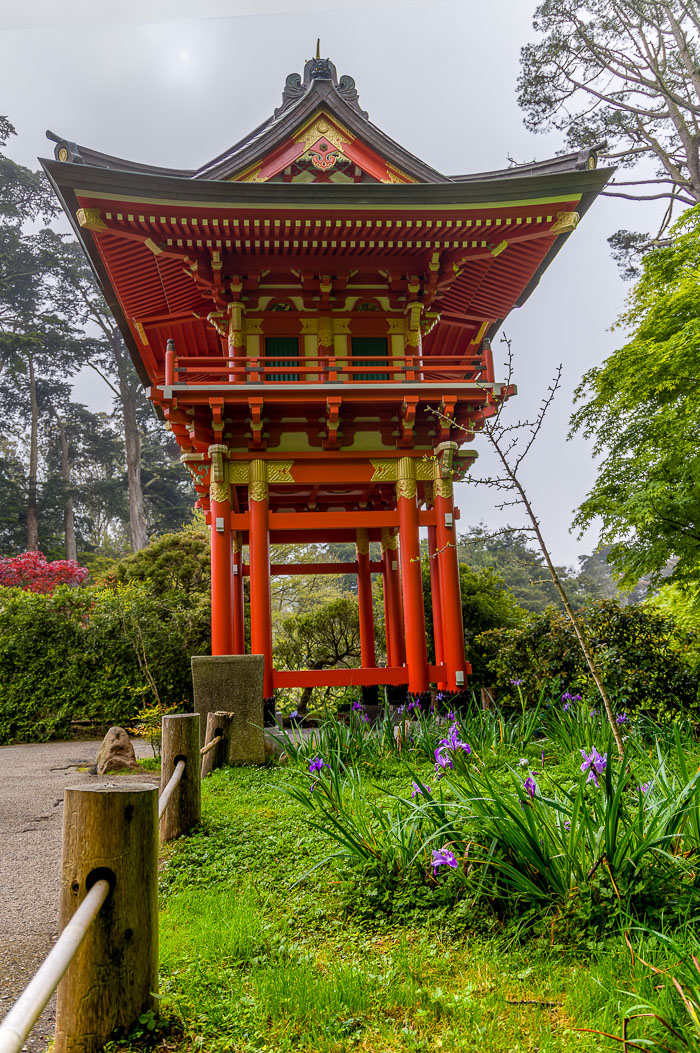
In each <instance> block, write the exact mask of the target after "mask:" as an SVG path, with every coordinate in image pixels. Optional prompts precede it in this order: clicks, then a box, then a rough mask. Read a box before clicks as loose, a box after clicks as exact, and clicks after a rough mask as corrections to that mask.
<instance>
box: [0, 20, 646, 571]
mask: <svg viewBox="0 0 700 1053" xmlns="http://www.w3.org/2000/svg"><path fill="white" fill-rule="evenodd" d="M535 3H536V0H491V2H490V3H488V4H486V5H485V4H483V3H482V2H481V0H402V2H392V0H352V2H350V0H344V2H342V3H341V2H339V0H324V2H323V3H313V2H309V3H299V2H298V0H297V2H295V0H276V2H273V0H269V2H268V0H257V2H255V0H227V2H224V0H199V3H198V5H197V15H196V17H192V9H193V4H192V3H191V0H189V2H187V3H185V2H184V0H167V2H166V0H141V2H137V0H120V2H118V3H114V2H112V0H58V2H51V3H50V2H48V0H29V2H23V3H21V4H20V3H17V2H15V0H0V54H1V55H2V62H1V63H0V113H3V114H7V116H8V117H9V119H10V120H11V121H12V123H13V124H14V125H15V127H16V129H17V133H18V135H17V137H16V138H14V139H12V140H11V142H10V143H9V146H8V153H9V154H10V156H11V157H12V158H13V159H14V160H16V161H18V162H20V163H22V164H25V165H28V166H31V167H33V168H36V167H37V157H38V156H43V157H47V156H53V144H52V143H49V142H48V141H47V140H46V138H45V130H46V129H47V128H50V129H51V130H52V131H54V132H57V133H59V134H60V135H61V136H64V137H65V138H67V139H69V140H73V141H75V142H77V143H79V144H82V145H86V146H90V147H92V148H94V149H97V150H102V151H105V152H107V153H111V154H116V155H118V156H121V157H125V158H130V159H134V160H138V161H142V162H144V163H146V164H155V165H164V166H172V167H178V168H183V167H184V168H189V167H192V168H194V167H196V166H198V165H200V164H201V163H203V162H204V161H206V160H209V159H210V158H212V157H214V156H215V155H217V154H219V153H221V152H222V151H223V150H225V149H226V148H227V147H228V146H230V145H231V144H232V143H233V142H235V141H236V140H238V139H239V138H240V137H242V136H243V135H245V134H246V133H247V132H249V131H250V130H251V129H252V128H254V127H255V126H256V125H257V124H259V123H260V122H261V121H262V120H264V119H266V118H267V117H268V116H270V114H271V113H272V111H273V110H274V109H275V107H277V106H279V105H280V102H281V95H282V88H283V86H284V81H285V77H286V76H287V74H288V73H291V72H294V71H297V72H299V73H301V72H302V70H303V65H304V61H305V60H306V59H308V58H310V57H311V56H312V55H313V54H314V53H315V48H316V38H317V37H320V38H321V54H322V56H323V57H329V58H330V59H331V60H332V61H333V62H334V63H335V65H336V67H337V69H338V75H339V76H342V74H344V73H347V74H350V75H351V76H353V77H354V78H355V80H356V83H357V88H358V90H359V93H360V105H361V106H362V107H363V109H365V110H367V111H368V112H369V116H370V119H371V120H372V122H373V123H374V124H377V125H378V126H379V127H380V128H381V129H382V130H383V131H385V132H386V133H387V134H388V135H390V136H391V137H392V138H394V139H396V140H397V141H398V142H400V143H401V144H402V145H403V146H405V147H406V148H407V149H408V150H410V151H411V152H412V153H414V154H416V155H417V156H418V157H420V158H422V159H423V160H425V161H426V162H428V163H429V164H431V165H432V166H434V167H435V168H437V169H438V170H439V171H441V172H444V173H445V174H447V175H454V174H463V173H468V172H478V171H483V170H488V169H492V168H504V167H507V165H508V161H509V158H513V159H514V160H516V161H518V162H524V161H529V160H533V159H535V158H538V159H541V158H546V157H551V156H553V155H554V154H556V153H557V152H558V151H560V150H561V149H562V147H563V140H562V137H560V136H558V135H533V134H531V133H529V132H527V131H526V130H525V128H524V127H523V123H522V114H521V111H520V109H519V107H518V104H517V91H516V80H517V76H518V72H519V50H520V48H521V46H523V45H524V44H525V43H527V42H528V41H529V40H531V39H532V38H533V35H534V34H533V30H532V28H531V18H532V14H533V12H534V8H535ZM658 213H659V210H658V209H657V208H655V207H654V206H653V205H646V204H638V203H634V202H621V201H619V200H614V199H609V198H607V199H606V198H599V199H598V201H597V202H596V204H594V206H593V207H592V208H591V210H590V211H589V212H588V213H587V215H586V216H585V218H584V220H583V221H582V223H581V225H580V226H579V228H578V229H577V230H576V232H575V233H574V234H573V235H572V236H571V237H570V238H569V240H568V242H567V244H566V245H565V247H564V248H563V250H562V251H561V252H560V253H559V255H558V256H557V257H556V259H555V261H554V263H553V265H552V267H551V268H550V269H549V270H548V271H547V272H546V274H545V275H544V277H543V279H542V281H541V283H540V285H539V288H538V289H536V290H535V292H534V293H533V295H532V296H531V298H530V299H529V300H528V301H527V303H526V304H525V305H524V307H523V308H521V309H519V310H515V311H514V312H513V313H512V315H511V316H510V318H509V319H508V320H507V322H506V324H505V327H504V329H505V332H506V333H507V334H508V336H509V337H511V338H512V340H513V348H514V353H515V364H516V376H515V380H516V383H517V385H518V392H519V394H518V396H517V398H515V399H513V400H511V402H510V408H509V411H508V415H509V417H510V416H512V417H516V416H517V417H523V416H528V415H532V414H533V413H534V411H535V410H536V408H537V405H538V404H539V401H540V399H541V397H542V395H543V393H544V391H545V389H546V387H547V384H548V383H549V381H550V379H551V377H552V374H553V372H554V370H555V368H556V365H557V364H558V363H559V362H560V361H561V362H563V364H564V376H563V387H562V391H561V392H560V394H559V396H558V398H557V401H556V403H555V405H554V407H553V408H552V410H551V411H550V414H549V416H548V419H547V423H546V425H545V427H544V429H543V431H542V433H541V434H540V437H539V439H538V442H537V444H536V446H535V447H534V448H533V451H532V452H531V454H530V455H529V457H528V459H527V461H526V462H525V467H524V471H523V478H524V479H525V481H526V483H527V484H528V485H529V489H530V494H531V497H532V499H533V501H534V505H535V509H536V511H537V513H538V514H539V516H540V518H541V520H542V524H543V528H544V534H545V537H546V539H548V541H549V542H550V545H551V548H552V551H553V554H554V556H555V559H556V560H557V561H558V562H560V563H568V564H575V563H576V557H577V555H578V554H580V553H583V552H588V551H591V550H592V549H593V548H594V547H595V545H596V543H597V540H598V539H597V535H596V533H595V532H594V531H589V532H588V533H587V534H586V535H584V537H583V538H582V539H580V540H579V539H578V538H577V537H576V536H575V535H574V534H571V533H570V532H569V524H570V522H571V517H572V511H573V509H574V508H575V507H576V506H577V505H578V503H579V502H580V501H581V500H582V499H583V497H584V496H585V494H586V492H587V490H588V488H589V487H590V485H591V484H592V481H593V478H594V464H593V461H592V458H591V452H590V446H589V444H587V443H586V442H585V441H584V440H583V439H581V438H580V437H576V438H575V439H574V440H572V441H567V431H568V423H569V417H570V414H571V408H572V397H573V391H574V388H575V387H576V385H577V384H578V383H579V381H580V379H581V376H582V374H583V373H584V371H585V370H586V369H588V368H589V367H590V366H592V365H594V364H596V363H599V362H601V361H602V360H603V359H604V358H605V357H606V356H607V355H608V354H609V353H610V352H611V351H612V350H613V349H614V348H615V347H616V346H618V345H619V344H621V343H622V342H623V338H624V334H623V333H622V332H621V331H617V332H615V333H611V332H610V326H611V325H612V324H613V323H614V321H615V319H616V317H617V316H618V314H619V313H620V311H621V309H622V307H623V305H624V299H625V296H626V294H627V291H628V286H626V284H625V283H623V282H622V281H621V280H620V278H619V277H618V273H617V268H616V265H615V264H614V262H613V261H612V259H611V257H610V253H609V249H608V245H607V241H606V239H607V237H608V236H609V235H610V234H612V233H613V232H614V231H615V230H617V229H619V228H620V227H628V228H630V229H638V230H644V229H649V228H652V227H653V226H654V224H655V222H656V219H657V216H658ZM66 229H67V228H66ZM493 346H494V359H495V362H496V363H497V367H498V366H500V363H501V362H502V361H503V357H504V356H503V349H502V348H501V346H500V345H499V344H498V341H497V340H495V341H494V345H493ZM500 375H502V370H501V374H500ZM75 395H76V397H77V398H78V399H80V400H81V401H83V402H85V403H86V404H87V405H88V406H89V407H90V408H91V409H93V410H108V409H110V406H111V396H110V392H109V390H108V389H107V387H106V386H105V385H104V384H103V383H102V381H100V379H99V378H98V377H97V376H95V374H94V373H92V372H91V371H90V370H84V371H83V372H82V373H81V374H80V375H79V376H78V378H77V382H76V384H75ZM473 445H475V446H476V447H477V448H478V450H479V454H480V456H479V461H477V464H476V465H475V467H474V472H475V473H476V474H487V473H488V472H489V471H490V470H492V469H493V468H494V465H493V462H492V459H491V457H490V456H489V453H488V450H487V448H486V440H484V439H479V438H477V440H476V442H475V443H474V444H473ZM456 498H457V503H458V505H459V506H460V508H461V514H462V519H461V526H462V527H464V526H466V525H468V524H477V523H479V522H484V523H485V524H486V525H487V526H488V527H491V528H498V527H499V526H502V525H504V524H505V523H506V522H507V521H510V522H512V523H518V522H522V520H521V519H518V518H517V512H516V511H515V510H513V509H509V510H508V512H507V514H506V513H504V512H500V511H498V509H497V508H496V505H497V504H498V497H497V495H495V494H492V493H491V492H490V491H487V490H486V489H484V488H481V487H474V486H470V485H469V484H468V483H464V484H461V485H460V486H458V487H457V489H456Z"/></svg>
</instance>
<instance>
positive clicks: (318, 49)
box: [316, 37, 321, 59]
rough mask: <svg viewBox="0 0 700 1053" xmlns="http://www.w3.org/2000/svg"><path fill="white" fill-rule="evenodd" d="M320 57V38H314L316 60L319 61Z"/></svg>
mask: <svg viewBox="0 0 700 1053" xmlns="http://www.w3.org/2000/svg"><path fill="white" fill-rule="evenodd" d="M320 57H321V38H320V37H317V38H316V58H317V59H320Z"/></svg>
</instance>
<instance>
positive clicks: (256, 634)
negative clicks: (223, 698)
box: [248, 461, 273, 698]
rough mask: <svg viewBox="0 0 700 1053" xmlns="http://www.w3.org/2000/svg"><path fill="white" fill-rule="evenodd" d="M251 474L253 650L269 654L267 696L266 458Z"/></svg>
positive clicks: (268, 690)
mask: <svg viewBox="0 0 700 1053" xmlns="http://www.w3.org/2000/svg"><path fill="white" fill-rule="evenodd" d="M249 472H250V475H249V477H248V508H249V510H250V531H249V540H248V547H249V552H250V652H251V654H261V655H264V656H265V675H264V679H263V695H264V697H265V698H272V697H273V690H272V616H271V612H270V520H269V504H270V502H269V488H268V485H267V465H266V463H265V461H251V462H250V468H249Z"/></svg>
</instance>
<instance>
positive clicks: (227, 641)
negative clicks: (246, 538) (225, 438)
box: [209, 482, 234, 655]
mask: <svg viewBox="0 0 700 1053" xmlns="http://www.w3.org/2000/svg"><path fill="white" fill-rule="evenodd" d="M209 508H210V515H211V653H212V654H214V655H217V654H233V653H234V651H233V619H232V615H233V574H232V568H231V562H232V561H231V556H232V552H231V488H230V487H229V485H228V483H222V482H212V483H210V485H209Z"/></svg>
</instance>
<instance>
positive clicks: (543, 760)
mask: <svg viewBox="0 0 700 1053" xmlns="http://www.w3.org/2000/svg"><path fill="white" fill-rule="evenodd" d="M542 771H544V750H542Z"/></svg>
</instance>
